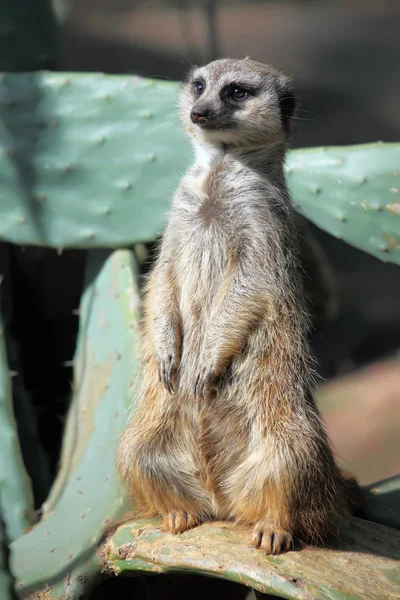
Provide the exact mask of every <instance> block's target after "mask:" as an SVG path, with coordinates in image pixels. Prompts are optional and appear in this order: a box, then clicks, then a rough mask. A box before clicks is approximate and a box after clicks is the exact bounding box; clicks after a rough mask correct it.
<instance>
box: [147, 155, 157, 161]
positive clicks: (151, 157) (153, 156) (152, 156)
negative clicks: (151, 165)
mask: <svg viewBox="0 0 400 600" xmlns="http://www.w3.org/2000/svg"><path fill="white" fill-rule="evenodd" d="M155 159H156V155H155V154H149V156H148V157H147V160H148V161H149V162H153V161H154V160H155Z"/></svg>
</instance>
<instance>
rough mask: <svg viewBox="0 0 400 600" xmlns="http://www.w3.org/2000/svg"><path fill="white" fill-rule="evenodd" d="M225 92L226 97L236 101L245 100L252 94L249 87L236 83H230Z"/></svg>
mask: <svg viewBox="0 0 400 600" xmlns="http://www.w3.org/2000/svg"><path fill="white" fill-rule="evenodd" d="M225 93H226V98H227V99H228V100H231V101H232V100H233V101H234V102H235V101H240V100H245V99H246V98H248V97H249V96H250V95H251V91H250V90H249V89H246V88H244V87H242V86H241V85H236V84H235V83H233V84H231V85H228V87H227V88H225Z"/></svg>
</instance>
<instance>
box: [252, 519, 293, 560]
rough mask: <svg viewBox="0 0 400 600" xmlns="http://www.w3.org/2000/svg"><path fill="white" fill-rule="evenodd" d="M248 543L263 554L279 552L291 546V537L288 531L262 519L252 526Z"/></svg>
mask: <svg viewBox="0 0 400 600" xmlns="http://www.w3.org/2000/svg"><path fill="white" fill-rule="evenodd" d="M250 545H251V546H253V547H254V548H259V549H260V550H261V551H262V552H264V553H265V554H281V553H282V552H286V551H288V550H290V549H291V548H293V537H292V534H291V533H289V532H288V531H285V530H284V529H279V527H274V526H273V525H268V524H267V523H265V521H262V522H260V523H257V525H256V526H255V527H254V530H253V537H252V540H251V544H250Z"/></svg>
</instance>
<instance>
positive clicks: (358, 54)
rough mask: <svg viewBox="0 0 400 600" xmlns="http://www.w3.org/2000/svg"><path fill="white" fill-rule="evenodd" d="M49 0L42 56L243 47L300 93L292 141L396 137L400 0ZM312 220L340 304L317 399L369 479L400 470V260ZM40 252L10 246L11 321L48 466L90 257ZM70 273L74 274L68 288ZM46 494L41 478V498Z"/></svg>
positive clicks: (142, 61)
mask: <svg viewBox="0 0 400 600" xmlns="http://www.w3.org/2000/svg"><path fill="white" fill-rule="evenodd" d="M52 7H53V11H54V14H55V16H56V19H57V22H58V26H59V32H58V34H57V35H58V48H59V58H58V59H57V61H55V62H54V63H53V62H52V61H51V60H49V57H47V56H46V55H44V56H43V64H42V68H49V69H57V70H62V71H91V72H93V71H97V72H99V71H100V72H105V73H115V74H132V75H141V76H145V77H155V78H161V79H172V80H181V79H182V78H183V77H184V75H185V73H186V72H187V70H188V68H189V67H190V65H191V64H193V63H204V62H207V61H209V60H212V59H214V58H218V57H222V56H228V57H237V58H241V57H244V56H246V55H247V56H250V58H252V59H255V60H259V61H262V62H267V63H270V64H272V65H273V66H274V67H276V68H278V69H280V70H282V71H284V72H286V73H287V74H289V75H291V76H292V77H293V80H294V83H295V87H296V89H297V92H298V95H299V98H300V105H299V110H298V114H297V119H296V122H295V127H294V133H293V142H292V146H293V147H294V148H299V147H308V146H320V145H341V144H356V143H365V142H374V141H377V140H382V141H385V142H391V141H400V111H399V110H398V104H399V98H400V2H398V0H397V1H396V0H391V1H390V0H342V1H340V0H329V1H327V0H297V1H290V0H280V1H276V0H275V1H269V0H259V1H251V2H245V1H240V0H236V1H215V0H197V2H194V1H193V0H165V1H161V0H160V1H148V2H145V1H140V0H79V1H78V0H52ZM32 10H33V9H32ZM32 18H33V17H32ZM28 25H29V24H28ZM399 167H400V165H399ZM399 187H400V186H399ZM399 229H400V221H399ZM311 230H312V233H313V234H314V235H315V237H316V238H317V240H318V241H319V243H320V244H321V246H322V248H323V250H324V252H325V254H326V257H327V260H328V263H329V265H330V268H331V271H332V275H331V278H332V281H333V283H334V285H335V288H336V306H337V308H336V311H335V312H334V314H332V318H331V320H330V321H329V322H328V323H325V324H324V325H323V326H322V327H319V329H318V330H317V331H316V332H315V333H314V335H313V339H312V344H313V348H314V351H315V353H316V356H317V359H318V361H319V365H320V367H319V368H320V373H321V376H322V377H323V381H322V383H321V388H320V392H319V401H320V405H321V408H322V410H323V413H324V415H325V418H326V423H327V427H328V430H329V433H330V435H331V439H332V440H333V443H334V446H335V449H336V451H337V453H338V455H339V456H340V457H341V459H342V462H343V464H344V465H345V466H346V468H347V469H349V470H351V471H353V472H354V473H355V474H356V475H357V476H358V477H359V479H360V482H361V483H370V482H374V481H377V480H380V479H383V478H386V477H389V476H391V475H395V474H397V473H400V444H399V441H398V440H399V434H400V354H399V349H400V268H399V267H398V266H395V265H393V264H385V263H384V262H381V261H378V260H377V259H375V258H373V257H372V256H369V255H367V254H365V253H363V252H360V251H358V250H356V249H355V248H352V247H350V246H348V245H346V244H345V243H343V242H341V241H339V240H337V239H335V238H333V237H331V236H330V235H328V234H326V233H324V232H322V231H320V230H318V229H317V228H316V227H314V226H312V225H311ZM35 252H36V251H35V250H32V251H31V252H30V253H25V254H24V253H23V251H22V250H19V249H14V262H15V265H16V269H15V273H16V276H15V282H14V283H15V306H16V317H15V326H14V334H15V336H16V338H17V339H18V341H19V343H20V344H21V347H22V352H23V354H24V356H25V359H24V361H25V372H26V373H27V375H26V378H25V382H24V384H25V385H26V386H27V387H28V389H29V390H30V392H31V394H33V395H34V396H35V398H36V400H35V402H36V407H37V410H38V414H39V435H40V438H41V440H42V441H43V443H44V446H45V448H46V450H47V452H50V454H52V455H53V456H54V460H53V462H52V465H51V473H49V479H51V477H52V475H53V474H54V472H55V470H56V467H57V461H58V450H59V443H60V439H61V433H62V428H63V422H64V418H65V411H66V408H67V405H68V397H69V394H70V384H69V382H70V380H71V362H70V361H71V358H72V356H73V350H74V345H75V336H76V329H77V316H76V313H75V315H74V314H73V313H72V309H73V308H76V306H77V305H78V302H79V296H80V291H81V283H82V282H81V280H79V281H78V279H79V277H81V275H82V273H83V270H82V265H83V261H82V259H81V257H80V254H79V252H78V251H77V252H74V251H71V252H65V253H64V254H63V255H62V257H58V256H54V253H51V252H50V251H49V252H48V253H46V252H44V251H43V250H41V251H40V252H39V251H37V252H36V254H35ZM49 274H50V275H51V277H49ZM68 277H69V278H70V280H71V281H72V280H73V281H74V282H75V284H74V285H71V286H70V287H69V289H68V290H66V291H65V295H63V296H62V297H61V295H60V294H59V293H58V292H57V290H58V289H59V286H63V284H64V289H65V280H66V278H68ZM49 282H50V284H49ZM54 282H58V283H57V284H56V285H55V284H54ZM27 286H28V287H29V288H30V290H31V297H32V306H31V308H30V312H29V315H27V313H26V304H25V300H26V289H27ZM55 291H56V292H55ZM32 314H33V315H34V318H32ZM71 331H72V332H73V334H71ZM55 332H57V335H55ZM40 338H43V339H44V338H46V339H47V340H48V342H49V343H48V344H47V347H48V348H49V349H48V350H47V355H44V354H40V353H39V354H38V352H37V347H36V346H37V345H36V341H35V340H36V339H40ZM43 352H46V350H43ZM43 365H46V366H45V367H44V366H43ZM14 386H15V387H16V388H17V386H18V377H16V378H15V380H14ZM25 455H26V456H28V459H29V448H28V447H27V449H26V450H25ZM45 496H46V489H42V491H41V492H40V491H39V492H38V491H37V493H36V499H37V503H38V505H40V501H41V500H42V499H44V497H45Z"/></svg>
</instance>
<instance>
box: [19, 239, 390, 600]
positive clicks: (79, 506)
mask: <svg viewBox="0 0 400 600" xmlns="http://www.w3.org/2000/svg"><path fill="white" fill-rule="evenodd" d="M137 270H138V267H137V263H136V260H135V258H134V254H133V253H132V252H131V251H129V250H117V251H115V252H113V253H109V252H108V251H104V250H103V251H100V250H93V251H91V252H90V253H89V264H88V267H87V277H86V280H87V282H86V288H85V292H84V295H83V298H82V302H81V309H80V332H79V339H78V345H77V350H76V356H75V375H74V392H73V398H72V404H71V409H70V412H69V416H68V420H67V425H66V430H65V439H64V447H63V454H62V461H61V467H60V471H59V475H58V478H57V480H56V482H55V483H54V486H53V489H52V492H51V494H50V497H49V499H48V502H47V504H46V506H45V516H44V518H43V519H42V520H41V521H40V522H39V523H38V524H37V525H36V526H35V527H34V528H33V529H32V530H31V531H29V532H28V533H27V534H25V535H24V536H22V537H20V538H19V539H17V540H16V541H15V542H13V544H12V545H11V566H12V571H13V574H14V575H15V577H16V589H17V591H18V593H19V594H20V595H21V597H24V596H23V594H31V595H30V596H29V597H32V598H37V599H38V600H39V599H40V598H41V597H43V598H48V599H52V600H56V599H59V600H61V599H63V598H65V594H66V590H68V598H69V600H78V598H81V597H82V595H83V594H85V597H86V595H87V594H88V593H89V592H90V590H91V589H92V588H93V587H94V586H95V585H96V584H97V583H98V582H99V581H101V579H102V577H104V574H108V575H109V576H114V575H124V574H125V575H129V574H135V573H136V574H146V573H148V574H154V573H164V572H170V571H171V572H172V571H177V570H178V571H181V572H184V571H190V572H195V573H199V574H205V575H213V576H215V577H223V578H226V579H229V580H232V581H237V582H241V583H243V584H245V585H248V586H251V587H254V588H255V589H257V590H259V591H260V592H263V593H275V594H278V595H279V596H281V597H286V598H293V599H295V598H305V597H310V598H318V599H319V600H327V599H329V598H332V597H335V598H338V599H339V598H346V597H353V598H356V597H357V598H358V597H359V598H364V597H368V598H371V599H374V598H376V599H377V598H387V599H388V600H390V599H394V598H396V597H397V595H398V592H399V584H398V582H397V583H396V579H395V578H396V577H397V576H398V573H399V568H398V563H397V562H396V560H394V558H393V557H394V556H395V553H396V552H397V553H399V552H400V533H397V532H396V531H395V530H393V529H390V528H388V527H385V526H383V525H378V524H373V523H368V522H363V521H360V520H358V519H353V520H352V522H351V525H350V528H349V531H347V532H346V539H345V541H344V544H343V546H342V548H341V551H339V552H338V551H337V550H334V549H331V550H327V549H321V550H316V549H312V550H304V551H302V552H301V553H298V552H294V553H289V554H287V555H282V556H280V557H263V556H262V555H261V554H260V553H259V552H258V551H256V550H253V549H250V548H249V547H248V539H249V532H248V531H245V530H240V529H237V528H234V527H232V526H231V525H230V524H227V523H225V524H223V526H222V527H221V526H220V525H218V524H216V523H208V524H204V525H202V526H201V527H199V528H196V529H194V530H192V531H190V532H187V533H185V534H184V535H182V536H176V537H175V536H172V535H170V534H166V533H163V532H162V531H161V530H160V520H159V519H154V520H136V521H131V522H125V523H124V524H122V525H121V526H120V527H118V528H117V529H116V531H115V533H112V531H111V532H110V535H109V536H104V532H105V531H106V530H107V529H108V528H109V527H110V526H112V527H114V528H115V527H116V526H117V523H116V520H118V519H119V518H123V519H125V521H126V520H127V519H129V509H130V506H131V503H130V500H128V498H127V497H126V494H125V490H124V488H123V486H121V485H120V483H119V481H118V477H117V475H116V468H115V454H116V448H117V444H118V439H119V434H120V431H121V429H122V427H123V426H124V425H125V423H126V421H127V419H128V417H129V413H130V411H131V410H134V409H135V401H136V398H137V396H136V394H135V385H136V384H135V381H136V375H137V356H138V335H137V334H138V330H137V323H138V316H139V313H138V302H139V295H138V285H137ZM131 407H132V408H131ZM357 551H360V552H361V553H360V555H359V556H357V559H354V556H355V555H354V552H357ZM376 555H379V556H378V557H377V556H376ZM27 557H29V560H27ZM352 561H353V563H354V564H353V563H352ZM343 565H346V567H345V569H346V574H345V575H344V574H343V569H344V566H343ZM102 573H103V574H102ZM135 585H136V584H135V579H132V593H134V592H135ZM371 590H373V593H372V595H371ZM40 593H42V596H41V595H40ZM45 594H47V595H45Z"/></svg>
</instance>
